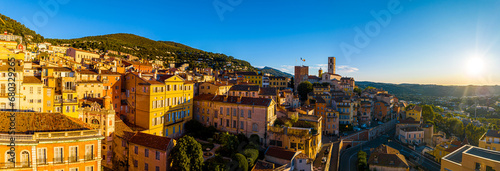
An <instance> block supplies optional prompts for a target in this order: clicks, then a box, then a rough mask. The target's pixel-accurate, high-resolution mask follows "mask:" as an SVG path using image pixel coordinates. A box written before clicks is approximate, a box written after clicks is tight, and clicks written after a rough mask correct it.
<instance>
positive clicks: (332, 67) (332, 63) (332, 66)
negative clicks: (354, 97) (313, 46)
mask: <svg viewBox="0 0 500 171" xmlns="http://www.w3.org/2000/svg"><path fill="white" fill-rule="evenodd" d="M328 73H330V74H335V57H328Z"/></svg>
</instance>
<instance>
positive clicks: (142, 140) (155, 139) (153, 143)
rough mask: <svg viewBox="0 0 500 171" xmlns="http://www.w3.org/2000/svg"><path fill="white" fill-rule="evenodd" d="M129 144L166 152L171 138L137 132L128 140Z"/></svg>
mask: <svg viewBox="0 0 500 171" xmlns="http://www.w3.org/2000/svg"><path fill="white" fill-rule="evenodd" d="M129 142H130V143H133V144H137V145H141V146H145V147H150V148H153V149H157V150H163V151H167V148H168V145H169V144H170V143H171V142H172V138H168V137H162V136H157V135H151V134H146V133H142V132H137V133H136V134H134V136H132V137H131V138H130V139H129Z"/></svg>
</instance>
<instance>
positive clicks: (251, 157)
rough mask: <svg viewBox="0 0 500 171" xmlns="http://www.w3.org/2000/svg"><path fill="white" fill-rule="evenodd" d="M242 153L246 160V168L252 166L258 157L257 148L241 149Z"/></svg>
mask: <svg viewBox="0 0 500 171" xmlns="http://www.w3.org/2000/svg"><path fill="white" fill-rule="evenodd" d="M243 154H244V155H245V157H246V158H247V160H248V168H252V167H253V164H254V163H255V161H256V160H257V158H258V157H259V150H257V149H245V150H243Z"/></svg>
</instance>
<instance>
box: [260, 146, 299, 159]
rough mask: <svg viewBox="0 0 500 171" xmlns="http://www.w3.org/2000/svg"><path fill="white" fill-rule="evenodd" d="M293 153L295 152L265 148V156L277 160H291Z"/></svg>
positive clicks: (277, 148)
mask: <svg viewBox="0 0 500 171" xmlns="http://www.w3.org/2000/svg"><path fill="white" fill-rule="evenodd" d="M295 153H297V152H295V151H291V150H285V149H284V148H279V147H269V148H267V150H266V154H265V155H266V156H271V157H275V158H278V159H284V160H292V159H293V157H295Z"/></svg>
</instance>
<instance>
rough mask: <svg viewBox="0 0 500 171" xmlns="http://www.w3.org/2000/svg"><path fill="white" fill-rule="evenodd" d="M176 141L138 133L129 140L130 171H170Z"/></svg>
mask: <svg viewBox="0 0 500 171" xmlns="http://www.w3.org/2000/svg"><path fill="white" fill-rule="evenodd" d="M174 144H175V143H174V139H172V138H168V137H163V136H157V135H151V134H146V133H141V132H137V133H135V134H133V135H132V137H130V138H129V139H128V165H129V167H128V170H129V171H144V170H154V171H160V170H169V169H170V159H169V155H170V152H171V151H172V149H173V148H174Z"/></svg>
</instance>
